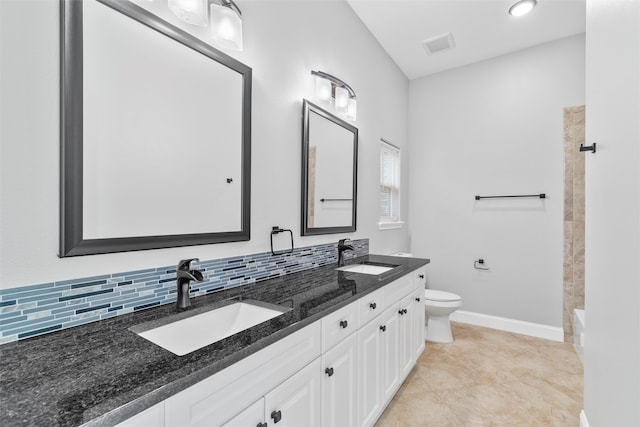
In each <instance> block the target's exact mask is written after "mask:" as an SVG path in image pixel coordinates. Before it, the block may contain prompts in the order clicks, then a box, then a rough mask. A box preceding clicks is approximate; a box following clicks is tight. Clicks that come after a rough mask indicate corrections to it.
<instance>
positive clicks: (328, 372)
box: [324, 368, 333, 376]
mask: <svg viewBox="0 0 640 427" xmlns="http://www.w3.org/2000/svg"><path fill="white" fill-rule="evenodd" d="M324 373H325V374H327V375H328V376H332V375H333V368H327V369H325V370H324Z"/></svg>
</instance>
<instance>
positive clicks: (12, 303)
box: [0, 300, 16, 307]
mask: <svg viewBox="0 0 640 427" xmlns="http://www.w3.org/2000/svg"><path fill="white" fill-rule="evenodd" d="M9 305H16V301H15V300H13V301H2V302H0V307H7V306H9Z"/></svg>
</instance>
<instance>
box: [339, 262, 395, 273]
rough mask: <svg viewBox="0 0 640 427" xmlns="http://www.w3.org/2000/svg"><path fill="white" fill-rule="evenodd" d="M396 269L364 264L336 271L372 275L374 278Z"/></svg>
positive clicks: (381, 265)
mask: <svg viewBox="0 0 640 427" xmlns="http://www.w3.org/2000/svg"><path fill="white" fill-rule="evenodd" d="M395 267H397V265H392V264H381V263H374V262H364V263H361V264H352V265H347V266H345V267H340V268H337V269H336V270H340V271H346V272H349V273H361V274H372V275H374V276H378V275H380V274H382V273H385V272H387V271H389V270H393V269H394V268H395Z"/></svg>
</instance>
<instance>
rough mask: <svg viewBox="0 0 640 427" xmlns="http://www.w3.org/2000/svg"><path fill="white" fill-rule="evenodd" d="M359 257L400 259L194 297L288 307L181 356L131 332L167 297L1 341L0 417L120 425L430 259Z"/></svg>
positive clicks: (170, 311)
mask: <svg viewBox="0 0 640 427" xmlns="http://www.w3.org/2000/svg"><path fill="white" fill-rule="evenodd" d="M362 261H372V262H382V263H392V264H397V265H398V267H396V268H394V269H393V270H391V271H389V272H387V273H383V274H382V275H380V276H373V275H368V274H357V273H348V272H342V271H337V270H336V269H335V266H334V265H328V266H324V267H318V268H314V269H312V270H306V271H302V272H299V273H294V274H290V275H287V276H283V277H280V278H275V279H270V280H266V281H262V282H259V283H255V284H251V285H245V286H239V287H236V288H231V289H227V290H223V291H220V292H215V293H212V294H210V295H205V296H201V297H198V298H192V299H191V304H192V307H191V308H190V310H194V311H197V310H198V309H202V307H205V306H211V307H212V308H213V307H215V306H216V305H219V304H224V303H225V302H224V301H225V300H228V299H230V298H236V299H253V300H258V301H262V302H265V303H269V304H277V305H281V306H285V307H289V308H291V310H289V311H287V312H286V313H283V314H282V315H280V316H278V317H275V318H273V319H271V320H268V321H266V322H263V323H261V324H259V325H256V326H254V327H252V328H249V329H247V330H245V331H242V332H240V333H237V334H235V335H232V336H230V337H228V338H225V339H223V340H221V341H218V342H217V343H214V344H211V345H209V346H206V347H203V348H201V349H199V350H196V351H194V352H192V353H189V354H186V355H184V356H177V355H175V354H173V353H171V352H170V351H168V350H165V349H163V348H162V347H159V346H157V345H155V344H153V343H152V342H150V341H147V340H146V339H144V338H142V337H140V336H138V335H137V334H136V333H134V332H132V331H130V330H129V328H131V327H133V326H137V325H140V324H142V323H145V322H154V321H160V322H162V321H163V319H165V318H166V317H168V316H175V315H176V313H177V310H176V307H175V305H174V304H169V305H164V306H161V307H157V308H153V309H148V310H143V311H140V312H135V313H131V314H126V315H123V316H118V317H114V318H111V319H107V320H101V321H99V322H94V323H89V324H86V325H82V326H77V327H74V328H70V329H65V330H62V331H59V332H55V333H51V334H47V335H42V336H39V337H34V338H30V339H27V340H23V341H18V342H13V343H9V344H4V345H1V346H0V424H2V425H4V426H23V425H24V426H26V425H33V426H36V425H37V426H41V425H59V426H77V425H81V424H83V423H86V424H87V425H114V424H117V423H118V422H120V421H123V420H125V419H127V418H129V417H131V416H133V415H135V414H136V413H138V412H141V411H143V410H144V409H146V408H149V407H151V406H153V405H154V404H156V403H158V402H161V401H162V400H165V399H167V398H168V397H170V396H172V395H174V394H176V393H177V392H179V391H181V390H184V389H185V388H187V387H189V386H191V385H193V384H195V383H197V382H198V381H200V380H202V379H204V378H207V377H209V376H211V375H213V374H215V373H216V372H218V371H220V370H222V369H224V368H225V367H227V366H229V365H231V364H233V363H235V362H237V361H239V360H241V359H243V358H245V357H247V356H249V355H251V354H253V353H255V352H256V351H259V350H261V349H263V348H265V347H266V346H268V345H270V344H272V343H274V342H276V341H278V340H280V339H282V338H283V337H285V336H287V335H289V334H291V333H293V332H295V331H297V330H299V329H301V328H303V327H305V326H307V325H309V324H311V323H313V322H314V321H316V320H318V319H320V318H322V317H324V316H326V315H327V314H329V313H331V312H332V311H335V310H337V309H339V308H341V307H343V306H345V305H347V304H349V303H351V302H353V301H355V300H357V299H359V298H360V297H362V296H364V295H366V294H368V293H369V292H372V291H374V290H376V289H378V288H380V287H382V286H384V285H386V284H388V283H390V282H392V281H394V280H396V279H397V278H399V277H401V276H403V275H405V274H407V273H409V272H411V271H414V270H416V269H417V268H419V267H421V266H423V265H426V264H428V263H429V260H427V259H419V258H401V257H391V256H382V255H367V256H364V257H359V258H356V259H354V260H353V261H351V262H350V263H359V262H362Z"/></svg>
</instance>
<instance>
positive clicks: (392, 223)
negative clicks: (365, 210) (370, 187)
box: [378, 138, 404, 230]
mask: <svg viewBox="0 0 640 427" xmlns="http://www.w3.org/2000/svg"><path fill="white" fill-rule="evenodd" d="M385 153H391V159H392V168H393V170H392V171H391V174H392V181H391V182H390V183H389V182H385V181H384V176H385V174H384V172H383V169H384V155H385ZM401 159H402V150H401V149H400V147H398V146H397V145H395V144H392V143H391V142H389V141H387V140H385V139H384V138H380V171H379V172H380V176H379V187H378V202H379V205H378V218H379V222H378V227H379V228H380V230H390V229H396V228H402V226H403V224H404V221H402V209H401V202H402V181H401V168H402V166H401V165H402V162H401ZM384 188H387V189H388V190H387V191H388V192H389V193H390V202H389V203H390V206H387V208H388V211H390V215H383V214H384V212H383V209H382V206H383V203H382V199H383V197H387V196H386V195H385V194H383V189H384ZM394 190H395V191H394ZM394 194H395V197H394ZM394 199H395V200H394ZM394 208H395V209H394Z"/></svg>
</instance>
